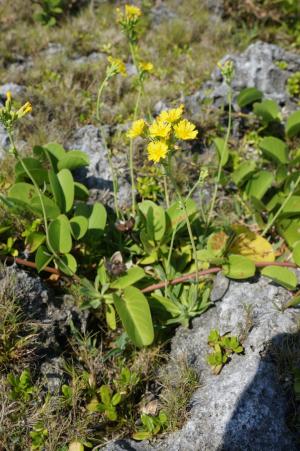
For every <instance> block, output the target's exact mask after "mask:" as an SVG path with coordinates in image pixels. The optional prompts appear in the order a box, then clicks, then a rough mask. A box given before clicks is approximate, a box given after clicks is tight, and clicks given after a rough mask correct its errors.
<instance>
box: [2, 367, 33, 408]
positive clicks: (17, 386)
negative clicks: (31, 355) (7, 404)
mask: <svg viewBox="0 0 300 451" xmlns="http://www.w3.org/2000/svg"><path fill="white" fill-rule="evenodd" d="M7 381H8V383H9V385H10V388H11V391H10V393H9V396H10V399H12V400H13V401H19V400H22V401H24V402H27V401H29V399H30V398H31V395H32V394H33V393H34V392H35V387H34V386H33V385H31V377H30V373H29V370H27V369H26V370H24V371H22V373H21V375H20V376H15V375H14V374H13V373H9V374H8V375H7Z"/></svg>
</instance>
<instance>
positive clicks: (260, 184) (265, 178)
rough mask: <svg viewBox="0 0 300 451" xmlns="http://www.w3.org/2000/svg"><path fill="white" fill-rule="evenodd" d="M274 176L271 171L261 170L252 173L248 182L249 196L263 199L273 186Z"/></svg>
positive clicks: (247, 190)
mask: <svg viewBox="0 0 300 451" xmlns="http://www.w3.org/2000/svg"><path fill="white" fill-rule="evenodd" d="M273 180H274V176H273V174H272V173H271V172H269V171H259V172H256V173H255V174H253V175H252V177H251V179H250V180H249V181H248V183H247V187H246V192H247V194H248V196H249V197H255V198H256V199H262V198H263V197H264V195H265V194H266V192H267V191H268V189H269V188H271V186H272V183H273Z"/></svg>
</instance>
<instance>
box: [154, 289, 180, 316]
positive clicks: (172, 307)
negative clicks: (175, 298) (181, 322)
mask: <svg viewBox="0 0 300 451" xmlns="http://www.w3.org/2000/svg"><path fill="white" fill-rule="evenodd" d="M152 298H153V301H152V300H151V302H150V306H151V308H152V307H154V310H160V309H161V307H162V308H163V310H166V311H167V312H168V313H170V315H171V316H172V317H173V318H175V317H176V316H178V315H180V313H181V311H180V310H179V308H178V306H177V305H176V304H175V303H174V302H172V301H170V300H169V299H168V298H165V297H164V296H160V295H159V294H155V293H153V294H152V295H151V299H152Z"/></svg>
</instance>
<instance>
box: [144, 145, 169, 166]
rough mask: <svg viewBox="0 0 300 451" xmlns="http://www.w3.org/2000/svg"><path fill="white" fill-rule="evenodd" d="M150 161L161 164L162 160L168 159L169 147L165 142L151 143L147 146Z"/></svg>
mask: <svg viewBox="0 0 300 451" xmlns="http://www.w3.org/2000/svg"><path fill="white" fill-rule="evenodd" d="M147 150H148V160H149V161H154V163H159V161H160V160H161V159H164V158H166V155H167V153H168V146H167V144H166V143H164V142H163V141H156V142H151V143H149V144H148V146H147Z"/></svg>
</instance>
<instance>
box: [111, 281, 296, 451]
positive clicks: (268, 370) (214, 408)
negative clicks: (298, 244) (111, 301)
mask: <svg viewBox="0 0 300 451" xmlns="http://www.w3.org/2000/svg"><path fill="white" fill-rule="evenodd" d="M289 298H290V294H289V292H288V291H287V290H285V289H283V288H281V287H279V286H277V285H275V284H273V283H272V282H270V281H269V280H267V279H265V278H263V277H261V278H260V279H259V280H258V281H256V280H253V281H245V282H234V281H231V283H230V286H229V288H228V290H227V292H226V293H225V295H224V297H223V299H222V300H221V301H220V302H218V303H216V304H215V307H213V308H212V309H210V310H209V311H208V312H206V313H205V314H204V315H203V316H200V317H198V318H196V319H195V320H194V321H193V327H192V329H191V330H188V329H184V328H179V329H178V330H177V333H176V336H175V337H174V338H173V340H172V350H171V356H172V357H175V358H176V357H180V356H182V355H184V356H186V358H187V360H188V362H189V364H190V365H192V366H193V367H194V368H195V369H196V371H197V372H198V373H199V376H200V388H199V389H198V390H197V391H196V392H195V394H194V396H193V398H192V400H191V411H190V419H189V420H188V421H187V423H186V424H185V425H184V427H183V428H182V430H181V431H178V432H176V433H173V434H171V435H170V436H169V437H168V438H166V439H164V440H161V441H156V442H154V443H153V444H149V443H148V442H142V443H135V442H133V441H132V440H127V441H126V440H123V441H121V442H119V443H115V444H113V447H109V446H108V447H107V448H106V449H107V450H112V449H113V450H114V451H119V450H145V451H148V450H149V451H150V450H151V451H154V450H159V451H164V450H166V451H167V450H168V451H217V450H218V451H221V450H223V451H229V450H230V451H242V450H243V451H245V450H247V451H270V450H275V449H276V450H278V451H279V450H281V451H285V450H289V451H296V450H297V449H299V448H298V446H297V444H296V441H295V437H294V435H293V433H292V432H291V431H290V430H289V429H288V427H287V425H286V414H287V410H288V398H287V394H286V392H285V391H284V388H283V386H282V384H281V383H280V380H279V376H278V368H277V367H276V358H274V353H276V349H279V348H281V352H284V349H285V348H284V344H285V343H286V340H287V339H290V338H293V337H296V336H298V335H299V332H298V326H297V323H298V321H299V313H298V311H297V310H296V309H289V310H285V311H284V312H283V311H282V305H284V304H285V303H286V302H287V301H288V299H289ZM211 329H218V330H219V331H220V333H221V334H224V333H226V332H230V334H231V335H238V336H239V337H241V339H243V345H244V348H245V353H244V355H234V356H233V357H232V359H231V361H230V362H229V363H228V364H227V365H225V366H224V368H223V370H222V372H221V373H220V374H219V375H218V376H214V375H212V373H211V370H210V368H209V366H208V364H207V362H206V358H207V354H208V353H209V351H210V349H209V347H208V345H207V337H208V335H209V333H210V330H211ZM297 334H298V335H297ZM298 339H299V337H298Z"/></svg>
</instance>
